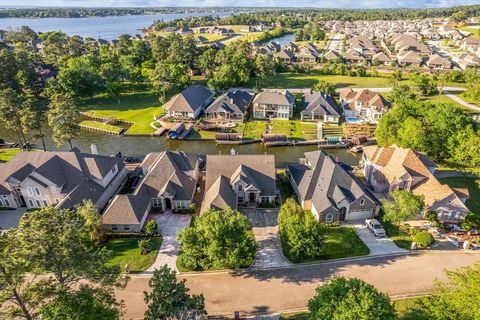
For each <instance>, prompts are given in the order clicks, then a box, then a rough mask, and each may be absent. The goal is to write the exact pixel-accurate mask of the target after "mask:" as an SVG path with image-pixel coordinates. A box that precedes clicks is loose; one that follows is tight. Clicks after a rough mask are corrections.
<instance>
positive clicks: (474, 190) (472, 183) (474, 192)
mask: <svg viewBox="0 0 480 320" xmlns="http://www.w3.org/2000/svg"><path fill="white" fill-rule="evenodd" d="M439 181H440V182H441V183H444V184H448V185H449V186H450V187H452V188H467V189H468V192H469V193H470V198H469V199H468V200H467V202H466V203H465V204H466V205H467V207H468V208H469V209H470V210H471V211H472V212H475V213H478V214H480V178H472V177H453V178H443V179H439Z"/></svg>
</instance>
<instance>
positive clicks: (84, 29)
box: [0, 12, 232, 40]
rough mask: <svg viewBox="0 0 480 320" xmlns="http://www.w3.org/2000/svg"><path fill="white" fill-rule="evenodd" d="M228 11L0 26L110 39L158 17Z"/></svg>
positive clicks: (1, 22)
mask: <svg viewBox="0 0 480 320" xmlns="http://www.w3.org/2000/svg"><path fill="white" fill-rule="evenodd" d="M231 14H232V13H231V12H213V13H210V12H197V13H165V14H148V15H137V16H112V17H88V18H0V30H15V29H18V28H20V27H21V26H29V27H30V28H32V29H33V30H35V31H37V32H38V31H40V32H47V31H63V32H65V33H66V34H68V35H79V36H82V37H92V38H94V39H97V38H102V39H105V40H112V39H115V38H117V37H118V36H120V35H122V34H131V35H133V34H137V33H140V34H141V31H140V29H142V28H146V27H148V26H149V25H151V24H152V23H153V22H154V21H156V20H160V19H163V20H164V21H171V20H174V19H179V18H186V17H192V16H195V17H200V16H208V15H213V16H219V17H228V16H230V15H231Z"/></svg>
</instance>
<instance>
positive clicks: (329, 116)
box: [300, 92, 342, 123]
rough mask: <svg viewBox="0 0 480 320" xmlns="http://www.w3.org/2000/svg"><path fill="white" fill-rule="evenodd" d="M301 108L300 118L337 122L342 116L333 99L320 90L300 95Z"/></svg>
mask: <svg viewBox="0 0 480 320" xmlns="http://www.w3.org/2000/svg"><path fill="white" fill-rule="evenodd" d="M301 108H302V111H300V118H301V120H314V121H317V120H320V121H325V122H336V123H338V121H339V120H340V117H341V116H342V110H341V109H340V108H339V107H338V106H337V103H336V102H335V99H333V98H332V97H331V96H329V95H326V94H324V93H321V92H313V93H307V94H305V95H304V96H303V97H302V103H301Z"/></svg>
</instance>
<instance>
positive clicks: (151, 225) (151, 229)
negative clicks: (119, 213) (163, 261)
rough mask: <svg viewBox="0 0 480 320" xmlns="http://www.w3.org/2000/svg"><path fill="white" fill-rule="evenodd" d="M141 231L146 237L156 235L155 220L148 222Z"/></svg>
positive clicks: (156, 225)
mask: <svg viewBox="0 0 480 320" xmlns="http://www.w3.org/2000/svg"><path fill="white" fill-rule="evenodd" d="M143 229H144V231H145V234H146V235H147V236H149V237H152V236H154V235H156V234H157V233H158V224H157V222H156V221H155V220H149V221H148V222H147V223H146V224H145V227H143Z"/></svg>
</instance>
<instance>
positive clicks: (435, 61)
mask: <svg viewBox="0 0 480 320" xmlns="http://www.w3.org/2000/svg"><path fill="white" fill-rule="evenodd" d="M425 65H426V66H427V67H428V68H430V69H451V68H452V63H451V62H450V60H449V59H448V58H444V57H442V56H440V55H439V54H433V55H431V56H429V57H428V59H427V61H425Z"/></svg>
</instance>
